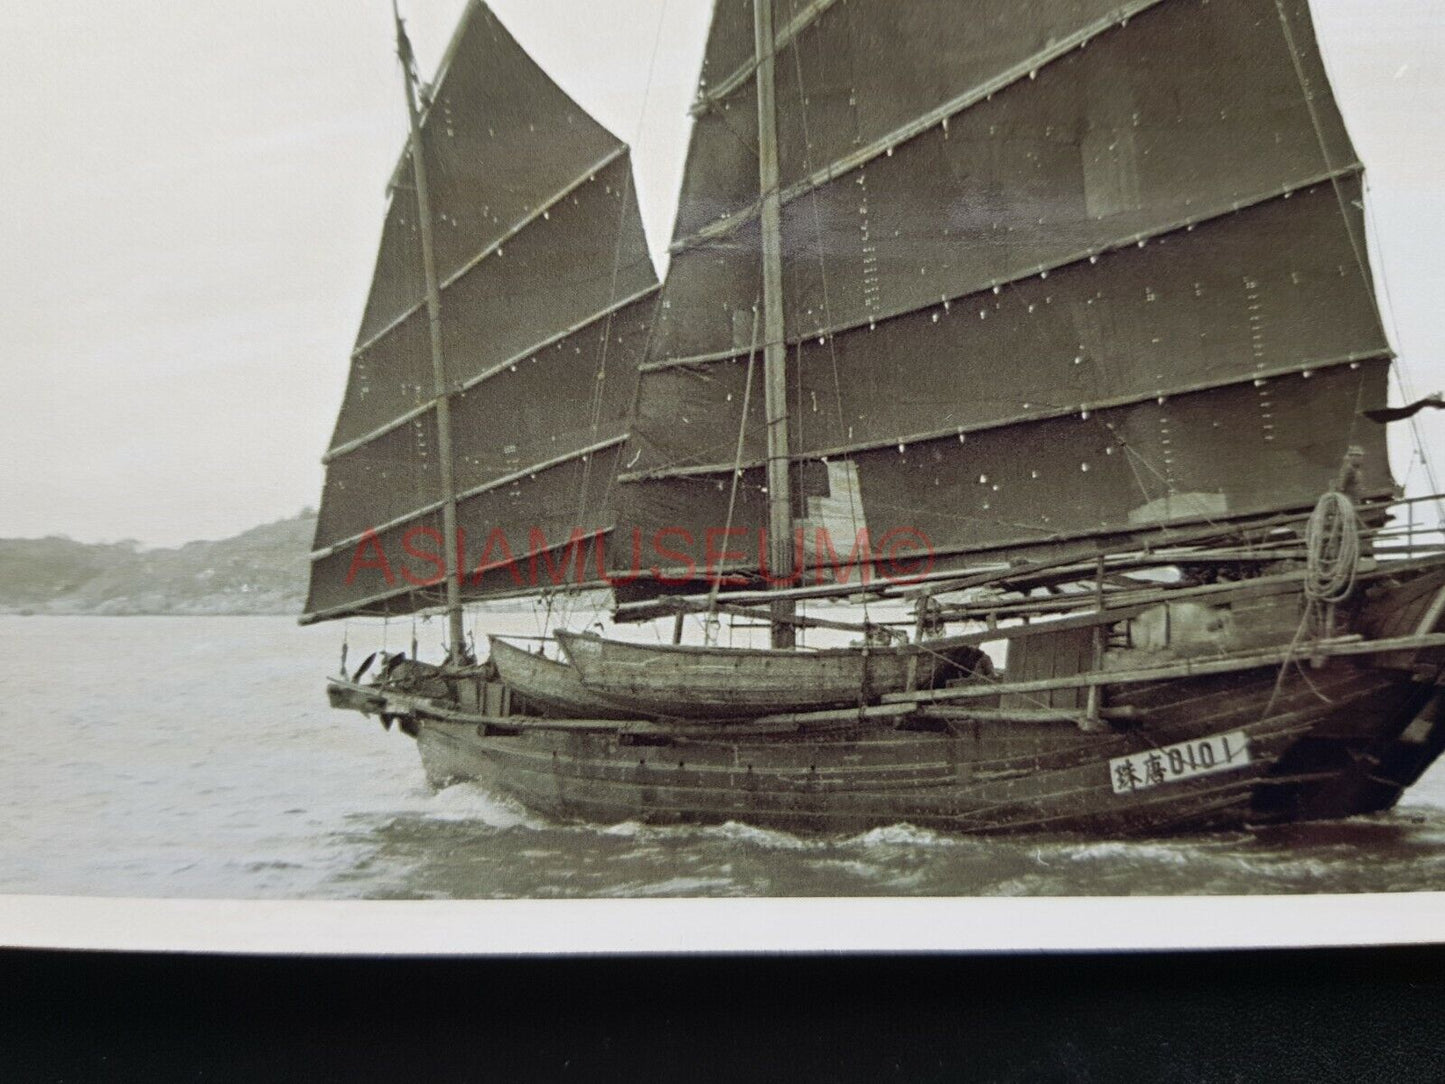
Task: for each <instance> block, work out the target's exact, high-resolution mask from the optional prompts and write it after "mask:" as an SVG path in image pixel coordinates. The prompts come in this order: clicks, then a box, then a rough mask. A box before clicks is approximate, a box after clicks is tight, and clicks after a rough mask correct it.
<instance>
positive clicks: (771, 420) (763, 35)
mask: <svg viewBox="0 0 1445 1084" xmlns="http://www.w3.org/2000/svg"><path fill="white" fill-rule="evenodd" d="M753 31H754V41H755V47H756V55H757V60H758V71H757V90H758V184H759V192H760V194H761V198H762V241H763V245H762V248H763V269H762V270H763V391H764V401H765V412H766V414H767V419H768V565H769V568H770V569H771V571H772V575H773V576H774V577H777V578H781V579H783V580H784V581H786V580H787V579H788V578H789V577H791V576H792V574H793V570H794V566H793V562H794V560H795V558H796V556H797V555H796V554H794V552H793V490H792V482H791V479H790V478H789V474H788V472H789V468H790V465H791V464H790V449H789V440H788V369H787V362H788V355H787V342H786V338H787V329H786V325H785V322H784V320H783V205H782V193H781V191H780V190H779V184H780V180H779V168H778V111H777V91H776V85H775V81H774V76H775V72H774V68H775V63H774V54H775V51H776V45H775V40H774V38H773V5H772V0H753ZM771 609H772V615H773V633H772V640H773V647H775V648H789V647H792V646H794V644H795V643H796V642H797V635H796V630H795V629H794V627H793V625H792V624H791V623H790V622H788V621H787V620H786V619H787V618H789V617H792V616H793V615H794V614H795V612H796V606H795V605H794V603H793V601H792V599H786V598H778V599H775V600H774V601H773V603H772V606H771Z"/></svg>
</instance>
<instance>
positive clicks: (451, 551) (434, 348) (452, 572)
mask: <svg viewBox="0 0 1445 1084" xmlns="http://www.w3.org/2000/svg"><path fill="white" fill-rule="evenodd" d="M392 15H393V17H394V18H395V19H396V49H397V54H398V55H399V56H400V57H401V66H402V74H403V81H404V82H405V83H406V110H407V116H408V118H409V119H410V121H411V167H412V176H413V178H414V179H415V181H416V203H417V216H418V218H419V219H420V222H421V252H422V264H423V265H424V266H425V269H426V311H427V322H428V324H429V326H430V329H431V363H432V383H433V386H434V389H435V393H436V411H437V445H438V455H437V458H438V460H439V463H440V467H439V471H438V473H439V476H440V481H441V490H442V539H443V546H444V548H445V557H446V564H447V568H446V584H447V639H448V645H447V655H448V658H449V660H450V662H451V664H452V665H453V666H461V665H463V664H464V663H465V662H466V659H467V644H466V633H465V630H464V629H463V627H462V582H461V576H462V569H461V556H460V554H459V552H458V548H457V485H456V477H455V452H454V450H453V446H452V401H451V388H450V386H449V384H448V383H447V367H446V358H445V356H444V355H443V354H442V301H441V284H440V282H439V281H438V279H437V266H436V247H435V243H434V240H433V238H432V216H431V191H430V189H429V188H428V187H427V174H426V156H425V149H424V146H423V144H422V138H421V112H420V110H419V109H418V108H417V101H416V84H415V83H414V82H413V79H414V78H415V66H416V65H415V60H416V58H415V56H414V55H413V54H412V51H411V41H410V40H409V39H408V38H407V36H406V27H405V25H403V23H402V21H401V11H400V9H399V8H398V7H397V3H396V0H392Z"/></svg>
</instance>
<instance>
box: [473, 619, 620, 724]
mask: <svg viewBox="0 0 1445 1084" xmlns="http://www.w3.org/2000/svg"><path fill="white" fill-rule="evenodd" d="M491 645H492V663H493V665H495V666H496V668H497V675H498V677H500V678H501V680H502V683H503V684H504V685H506V686H507V687H508V688H509V689H511V690H512V691H513V692H514V693H516V694H517V695H518V696H521V697H522V698H523V699H524V700H526V701H527V703H528V704H530V705H532V706H534V707H535V708H537V709H538V710H539V711H541V712H543V713H544V714H547V715H552V716H555V717H557V718H561V719H569V718H570V719H630V718H632V714H631V713H629V712H628V711H627V710H626V709H625V708H620V707H618V706H616V705H614V704H611V703H609V702H608V701H607V700H606V698H605V697H603V696H601V695H599V694H597V693H594V692H592V691H591V690H590V689H588V688H587V687H586V686H585V685H583V684H582V679H581V678H579V677H578V676H577V671H576V670H574V669H573V668H572V667H570V666H568V665H567V664H566V663H564V662H558V661H557V660H555V659H549V658H546V657H545V656H543V655H534V654H532V653H531V652H529V651H524V650H522V649H521V648H520V647H517V646H516V645H514V644H510V643H508V642H507V641H506V640H503V639H501V638H499V637H496V636H493V637H491Z"/></svg>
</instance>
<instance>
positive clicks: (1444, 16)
mask: <svg viewBox="0 0 1445 1084" xmlns="http://www.w3.org/2000/svg"><path fill="white" fill-rule="evenodd" d="M939 2H943V0H939ZM956 2H957V3H958V5H959V8H960V10H961V11H967V9H968V6H969V4H968V0H956ZM1020 2H1024V0H1020ZM492 6H493V8H494V9H495V10H496V11H497V12H498V14H499V15H500V16H501V18H502V19H503V21H504V22H505V23H506V24H507V25H508V27H509V28H510V29H511V30H512V32H513V33H514V34H515V35H516V37H517V38H518V39H519V40H520V41H521V42H522V44H523V45H524V46H525V47H527V48H528V49H529V51H531V52H532V54H533V56H535V57H536V58H537V59H538V60H539V62H540V63H541V64H542V65H543V67H545V68H546V69H547V70H548V71H549V72H550V73H552V74H553V76H554V77H555V78H556V79H557V80H558V82H560V83H561V84H562V85H563V86H564V87H565V88H566V89H567V90H568V91H569V92H571V93H572V95H573V96H574V97H576V98H577V99H578V101H579V102H580V103H581V104H582V105H583V106H584V107H585V108H587V109H588V110H589V111H591V112H592V113H593V114H594V115H595V116H597V117H598V118H599V119H600V120H601V121H602V122H603V123H604V124H606V125H607V126H608V127H610V128H611V129H612V130H613V131H615V132H616V133H617V134H618V135H620V136H621V137H622V138H624V139H626V140H628V141H629V142H631V143H633V145H634V147H635V148H636V151H635V158H636V160H637V162H638V167H639V180H638V184H639V191H640V198H641V200H642V205H643V212H644V216H645V219H646V223H647V227H648V231H649V234H650V237H651V240H652V243H653V247H654V250H657V249H659V248H661V247H662V246H664V245H665V242H666V239H667V236H668V234H669V233H670V232H671V217H672V208H673V202H674V200H675V199H676V193H677V188H678V185H679V182H680V178H681V170H682V157H683V154H684V152H685V150H686V141H687V133H688V122H687V117H686V109H687V105H688V103H689V101H690V100H691V97H692V93H693V88H694V84H695V81H696V77H697V70H698V65H699V64H700V61H701V54H702V46H703V38H704V36H705V34H706V29H707V22H708V18H709V13H710V10H711V0H492ZM462 7H463V0H403V8H404V12H405V14H406V15H407V16H408V19H409V23H410V25H411V28H412V31H413V36H414V37H415V39H416V43H417V49H418V53H419V54H420V57H421V62H422V66H423V68H424V70H426V71H427V72H430V71H431V70H432V68H433V67H434V65H435V63H436V61H437V60H438V59H439V57H440V53H441V50H442V48H443V47H444V45H445V43H446V40H447V38H448V37H449V35H450V33H451V29H452V27H453V25H454V23H455V21H456V19H457V16H458V14H459V12H460V11H461V10H462ZM1314 8H1315V13H1316V20H1317V22H1318V24H1319V30H1320V36H1321V39H1322V44H1323V47H1324V50H1325V55H1326V60H1327V61H1328V63H1329V66H1330V70H1331V74H1332V76H1333V78H1334V83H1335V88H1336V93H1337V96H1338V98H1339V100H1340V103H1341V107H1342V108H1343V110H1344V113H1345V119H1346V121H1347V122H1348V123H1349V126H1350V130H1351V133H1352V135H1353V136H1354V138H1355V142H1356V144H1357V146H1358V148H1359V150H1360V154H1361V156H1362V157H1363V158H1364V160H1365V162H1366V164H1367V165H1368V166H1369V168H1370V176H1371V184H1372V191H1373V200H1372V203H1373V208H1374V214H1375V218H1376V222H1377V224H1378V226H1379V230H1378V236H1377V237H1376V238H1375V240H1376V242H1377V250H1376V267H1377V269H1380V270H1381V271H1382V272H1383V277H1384V280H1385V282H1386V284H1387V286H1388V289H1389V294H1390V297H1391V299H1392V301H1393V309H1394V313H1395V322H1394V325H1393V326H1392V327H1391V335H1392V339H1393V340H1394V342H1395V345H1396V348H1397V349H1398V350H1400V351H1401V353H1402V354H1403V355H1404V357H1405V361H1406V375H1407V377H1408V378H1409V379H1410V381H1411V383H1412V385H1413V388H1412V390H1413V391H1416V392H1418V393H1424V392H1426V391H1434V390H1437V389H1441V388H1445V318H1442V316H1441V309H1442V298H1445V183H1442V164H1445V4H1442V3H1441V2H1440V0H1314ZM6 15H7V18H6V26H5V34H4V35H3V36H0V134H3V137H4V139H5V142H6V145H7V151H6V154H5V155H4V157H3V161H0V377H3V391H0V403H3V407H0V420H3V423H4V425H5V433H4V435H3V437H0V537H7V536H15V535H21V536H39V535H46V534H55V533H63V534H68V535H71V536H72V537H75V538H79V539H84V540H87V541H93V540H115V539H120V538H127V537H131V538H137V539H140V540H142V541H143V542H146V543H151V544H165V545H173V544H176V543H179V542H182V541H186V540H189V539H194V538H217V537H222V536H226V535H230V534H234V533H236V532H238V531H241V530H244V529H245V528H247V527H250V526H253V525H255V524H256V523H259V522H262V521H265V520H271V519H277V518H280V517H283V516H287V515H291V514H294V513H295V512H296V511H298V510H299V509H300V508H301V507H302V506H303V505H306V504H314V503H315V502H316V501H317V500H318V498H319V493H320V484H321V468H320V466H319V458H320V456H321V453H322V452H323V451H324V449H325V445H326V442H327V439H328V437H329V436H330V431H331V426H332V422H333V420H334V418H335V413H336V409H337V407H338V405H339V403H340V399H341V394H342V390H343V387H344V383H345V379H346V369H347V358H348V354H349V352H350V348H351V345H352V341H353V339H354V337H355V332H356V327H357V323H358V321H359V318H360V314H361V308H362V304H363V302H364V300H365V295H366V290H367V286H368V282H369V278H370V273H371V267H372V261H373V259H374V256H375V250H376V244H377V240H378V238H379V235H380V230H381V222H382V215H383V212H384V209H385V195H386V193H385V182H386V180H387V177H388V175H389V172H390V170H391V167H392V166H393V165H394V163H395V161H396V159H397V156H398V153H399V151H400V149H401V145H402V142H403V140H404V138H405V123H406V122H405V111H404V106H403V102H402V98H401V89H400V82H399V74H398V66H397V64H396V61H395V57H394V52H393V42H392V33H391V25H390V19H391V14H390V4H389V0H244V2H237V0H105V2H104V3H97V2H96V0H45V2H44V3H36V4H27V5H16V4H12V5H9V10H7V13H6ZM659 30H660V31H661V37H660V38H659V36H658V35H659ZM657 41H660V42H661V47H660V48H659V49H658V50H657V56H656V65H655V70H654V71H653V75H652V81H651V87H650V91H647V87H648V73H649V61H650V59H651V57H652V56H653V47H654V42H657ZM645 91H647V93H646V101H647V108H646V110H645V116H644V109H643V102H644V92H645ZM639 135H640V138H639ZM1381 257H1383V258H1381ZM1387 319H1388V316H1387ZM1428 423H1429V424H1428V427H1427V429H1426V435H1427V440H1428V441H1430V442H1431V443H1432V447H1433V451H1434V455H1435V458H1436V460H1437V469H1438V470H1442V471H1445V417H1442V416H1441V415H1440V414H1431V415H1429V416H1428ZM1397 428H1398V427H1397ZM1404 435H1405V434H1404V433H1403V432H1402V433H1401V436H1404ZM1395 469H1396V474H1397V476H1398V477H1401V478H1404V477H1406V476H1407V474H1408V475H1411V477H1410V481H1411V488H1412V489H1418V488H1420V486H1422V485H1423V478H1422V476H1421V472H1420V470H1419V468H1418V467H1417V468H1415V469H1414V470H1413V473H1412V472H1411V467H1410V447H1409V443H1408V441H1404V440H1401V441H1398V442H1397V446H1396V451H1395ZM1442 480H1445V479H1442Z"/></svg>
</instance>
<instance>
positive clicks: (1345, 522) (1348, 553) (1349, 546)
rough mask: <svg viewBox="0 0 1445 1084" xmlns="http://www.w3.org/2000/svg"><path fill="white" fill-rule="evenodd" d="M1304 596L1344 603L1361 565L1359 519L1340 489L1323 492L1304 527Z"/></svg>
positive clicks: (1351, 503) (1352, 587)
mask: <svg viewBox="0 0 1445 1084" xmlns="http://www.w3.org/2000/svg"><path fill="white" fill-rule="evenodd" d="M1305 550H1306V554H1307V557H1306V567H1305V583H1304V589H1305V595H1306V597H1308V598H1309V599H1310V600H1311V601H1313V602H1319V603H1335V602H1343V601H1344V600H1345V599H1347V598H1349V597H1350V592H1352V591H1353V590H1354V589H1355V577H1356V575H1357V574H1358V572H1359V567H1360V520H1359V517H1358V516H1357V515H1356V513H1355V504H1354V502H1353V501H1351V500H1350V498H1349V497H1347V496H1346V495H1345V494H1343V493H1340V492H1333V493H1326V494H1325V495H1324V496H1322V497H1321V498H1320V499H1319V503H1318V504H1316V505H1315V510H1314V512H1312V513H1311V514H1310V519H1309V525H1308V526H1307V527H1306V529H1305Z"/></svg>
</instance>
